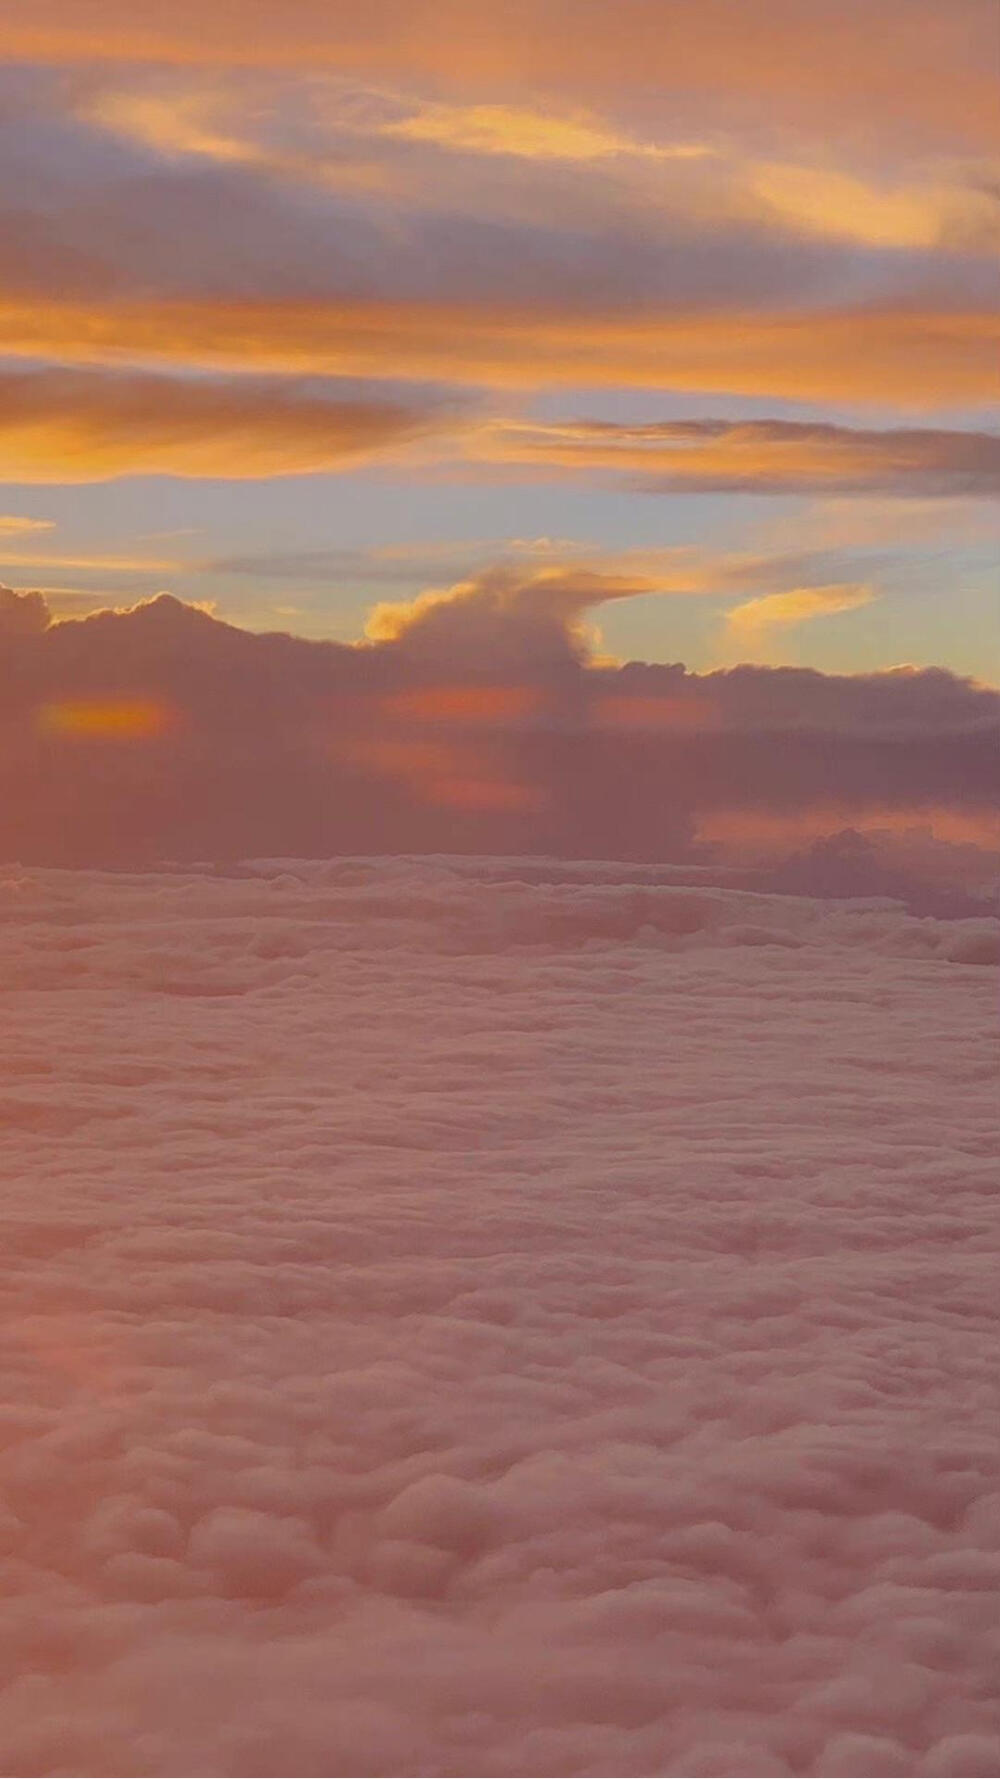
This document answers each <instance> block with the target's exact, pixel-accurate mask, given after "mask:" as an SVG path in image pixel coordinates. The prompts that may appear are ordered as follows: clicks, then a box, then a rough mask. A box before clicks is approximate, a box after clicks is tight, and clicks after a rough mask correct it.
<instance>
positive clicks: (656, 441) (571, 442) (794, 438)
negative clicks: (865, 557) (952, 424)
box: [470, 420, 1000, 494]
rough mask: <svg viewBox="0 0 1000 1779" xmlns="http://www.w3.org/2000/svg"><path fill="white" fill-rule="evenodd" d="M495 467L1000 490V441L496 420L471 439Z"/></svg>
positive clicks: (669, 479)
mask: <svg viewBox="0 0 1000 1779" xmlns="http://www.w3.org/2000/svg"><path fill="white" fill-rule="evenodd" d="M470 451H471V453H472V454H473V455H477V456H481V457H483V458H485V459H486V460H487V461H488V462H490V463H515V464H516V463H521V464H524V465H525V466H527V467H528V468H530V469H531V470H532V471H537V468H538V467H539V466H545V467H550V468H553V469H555V470H557V471H563V470H565V471H580V472H588V471H593V470H611V471H614V472H617V473H619V474H622V475H628V476H629V478H630V480H631V481H632V484H633V485H635V484H636V483H638V485H640V486H643V487H648V488H650V489H653V490H656V489H662V490H667V489H677V490H679V491H682V492H683V491H685V490H688V489H690V490H691V491H692V492H697V491H701V490H709V491H725V492H735V491H739V490H744V489H745V490H748V491H753V492H767V491H773V492H775V493H786V492H788V493H819V494H822V493H831V492H838V491H840V492H844V491H855V490H861V491H864V490H882V489H886V490H891V491H894V492H907V493H916V492H924V491H927V492H931V493H933V492H938V493H940V494H952V493H956V492H958V493H962V494H986V493H996V492H998V491H1000V437H998V436H996V435H995V434H991V433H973V432H946V431H940V430H931V429H927V430H923V431H918V430H916V429H910V430H903V429H901V428H896V429H893V430H886V431H881V432H875V431H863V430H860V429H855V428H850V427H845V426H829V425H818V424H814V423H804V422H794V421H785V420H747V421H725V420H675V421H662V422H657V421H654V422H649V423H645V424H642V425H631V426H630V425H628V424H618V423H615V422H611V421H586V420H578V421H566V422H563V423H549V424H544V423H512V422H507V421H496V422H493V423H491V424H489V425H487V426H486V427H484V428H482V429H481V430H480V431H479V432H477V433H474V434H473V435H472V437H471V440H470Z"/></svg>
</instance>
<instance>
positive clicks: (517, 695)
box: [383, 686, 541, 727]
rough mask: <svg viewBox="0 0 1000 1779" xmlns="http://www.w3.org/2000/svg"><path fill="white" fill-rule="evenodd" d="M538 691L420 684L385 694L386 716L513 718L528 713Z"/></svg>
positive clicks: (466, 720) (467, 721)
mask: <svg viewBox="0 0 1000 1779" xmlns="http://www.w3.org/2000/svg"><path fill="white" fill-rule="evenodd" d="M540 703H541V695H540V694H539V693H538V692H536V691H533V690H532V689H531V687H529V686H423V687H420V688H419V689H418V690H416V691H412V692H399V693H397V694H396V696H395V697H393V698H386V699H385V700H384V703H383V710H384V712H385V714H386V716H389V717H393V718H396V719H397V720H399V721H402V722H416V723H454V724H457V725H467V726H470V727H471V726H473V725H475V724H477V723H499V722H513V721H516V720H517V719H518V718H519V717H525V716H530V715H531V713H532V712H533V711H536V710H537V709H538V707H539V704H540Z"/></svg>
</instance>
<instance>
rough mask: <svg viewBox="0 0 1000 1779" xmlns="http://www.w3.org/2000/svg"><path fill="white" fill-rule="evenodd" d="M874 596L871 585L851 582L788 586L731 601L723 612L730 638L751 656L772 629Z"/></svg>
mask: <svg viewBox="0 0 1000 1779" xmlns="http://www.w3.org/2000/svg"><path fill="white" fill-rule="evenodd" d="M876 597H877V594H876V592H875V589H874V588H873V587H866V586H852V585H851V584H850V583H848V582H845V583H840V584H835V585H834V586H831V587H791V588H789V590H788V591H787V592H786V593H765V594H762V595H761V597H760V598H759V599H747V600H744V601H743V603H742V604H740V605H734V606H732V607H731V609H730V610H729V611H728V612H727V614H726V632H727V636H728V638H729V640H730V641H731V642H734V643H735V644H736V645H737V647H738V648H739V649H741V650H747V649H749V651H750V653H751V655H752V658H753V659H755V660H759V659H760V645H761V641H762V640H764V641H765V642H766V639H767V637H768V636H769V635H771V634H772V633H773V632H774V631H776V630H777V631H781V630H787V629H789V628H790V627H792V626H793V625H797V624H805V623H808V622H809V620H810V619H812V618H826V617H836V616H837V614H838V613H840V612H853V611H857V610H858V609H859V608H860V607H861V606H864V605H870V604H871V602H872V600H873V599H875V598H876Z"/></svg>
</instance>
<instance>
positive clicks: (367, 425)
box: [0, 368, 447, 566]
mask: <svg viewBox="0 0 1000 1779" xmlns="http://www.w3.org/2000/svg"><path fill="white" fill-rule="evenodd" d="M445 424H447V416H446V415H445V413H444V410H443V409H442V408H441V407H440V405H438V406H434V405H430V406H426V405H425V406H424V407H423V408H421V407H420V406H419V405H418V404H417V403H416V402H414V403H412V404H411V405H405V404H403V403H390V402H384V401H382V402H380V401H376V400H371V401H365V400H363V399H350V400H345V399H343V398H342V397H339V396H338V395H337V394H331V393H329V392H320V393H316V391H315V390H313V391H311V392H310V391H308V390H306V389H303V388H301V387H297V386H295V385H291V384H288V383H284V384H280V385H278V386H275V384H274V383H269V382H267V381H263V382H262V381H260V380H254V379H241V378H228V379H219V378H215V379H213V378H205V377H201V378H196V377H189V378H179V377H174V378H170V377H163V376H160V377H156V376H149V375H143V374H141V373H137V372H117V371H111V372H107V373H102V372H99V371H88V370H71V369H63V368H51V369H47V370H44V371H30V372H20V373H17V372H15V373H12V374H11V373H7V374H0V479H7V480H9V481H18V482H91V481H99V480H101V479H102V478H104V477H110V476H122V475H175V476H224V477H254V476H280V475H300V474H304V473H308V472H310V471H318V470H329V469H332V468H339V467H341V466H343V465H345V464H348V465H349V464H354V463H360V462H363V461H366V460H368V459H370V458H372V457H375V456H379V455H383V454H385V453H386V452H389V451H391V450H393V449H395V448H398V447H400V446H402V445H403V444H405V443H407V442H409V441H412V440H414V439H415V438H417V437H418V436H420V435H421V434H422V433H425V432H427V431H429V430H431V429H432V428H433V427H434V426H438V427H441V426H443V425H445ZM26 525H27V522H24V524H23V525H22V526H21V527H20V528H22V529H24V528H25V527H26ZM3 531H4V522H3V521H2V520H0V535H2V533H3ZM8 560H10V558H8ZM32 560H34V559H32ZM47 560H48V559H47ZM90 566H93V564H91V565H90ZM98 566H99V565H98ZM143 566H147V565H145V564H144V565H143Z"/></svg>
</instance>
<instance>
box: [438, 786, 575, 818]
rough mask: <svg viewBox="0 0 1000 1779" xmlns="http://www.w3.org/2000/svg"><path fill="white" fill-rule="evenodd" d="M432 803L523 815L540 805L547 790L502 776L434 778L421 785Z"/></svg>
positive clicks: (449, 806) (539, 807)
mask: <svg viewBox="0 0 1000 1779" xmlns="http://www.w3.org/2000/svg"><path fill="white" fill-rule="evenodd" d="M419 790H420V794H421V795H422V796H423V797H424V798H425V799H426V801H427V802H429V803H441V804H444V805H445V806H446V807H448V808H451V809H472V810H478V809H483V810H491V811H495V812H497V813H504V812H506V813H508V814H511V815H520V814H523V813H524V812H525V811H527V810H533V809H541V808H542V807H543V805H544V803H545V795H544V792H542V791H541V790H539V789H538V788H537V786H535V785H526V784H515V783H514V782H513V781H512V780H510V779H503V778H432V779H429V780H428V781H427V783H426V784H423V785H421V786H420V787H419Z"/></svg>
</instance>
